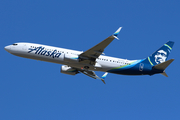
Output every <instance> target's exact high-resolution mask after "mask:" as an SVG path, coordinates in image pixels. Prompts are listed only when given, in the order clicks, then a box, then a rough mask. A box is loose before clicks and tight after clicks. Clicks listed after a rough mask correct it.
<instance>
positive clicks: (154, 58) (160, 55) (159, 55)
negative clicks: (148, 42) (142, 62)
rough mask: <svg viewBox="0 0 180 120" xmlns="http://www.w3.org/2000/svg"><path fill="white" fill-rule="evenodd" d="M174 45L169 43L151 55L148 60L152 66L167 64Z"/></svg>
mask: <svg viewBox="0 0 180 120" xmlns="http://www.w3.org/2000/svg"><path fill="white" fill-rule="evenodd" d="M173 45H174V42H172V41H168V42H167V43H165V44H164V45H163V46H162V47H161V48H159V49H158V50H157V51H155V52H154V53H153V54H152V55H150V56H149V57H148V58H147V60H148V61H149V63H150V64H151V65H152V66H154V65H157V64H159V63H162V62H165V61H166V60H167V58H168V56H169V54H170V52H171V50H172V47H173Z"/></svg>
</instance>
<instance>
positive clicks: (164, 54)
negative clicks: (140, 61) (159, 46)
mask: <svg viewBox="0 0 180 120" xmlns="http://www.w3.org/2000/svg"><path fill="white" fill-rule="evenodd" d="M154 58H155V62H156V63H157V64H159V63H162V62H165V61H166V58H167V52H165V51H164V50H159V51H158V52H157V54H156V55H155V56H154Z"/></svg>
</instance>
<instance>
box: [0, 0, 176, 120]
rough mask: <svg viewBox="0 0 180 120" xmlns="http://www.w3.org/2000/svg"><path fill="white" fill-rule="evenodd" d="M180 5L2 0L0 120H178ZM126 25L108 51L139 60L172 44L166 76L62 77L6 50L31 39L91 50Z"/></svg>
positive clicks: (162, 0) (172, 1)
mask: <svg viewBox="0 0 180 120" xmlns="http://www.w3.org/2000/svg"><path fill="white" fill-rule="evenodd" d="M179 5H180V2H179V1H178V0H151V1H144V0H136V1H131V0H126V1H121V0H111V1H109V0H98V1H97V0H91V1H84V0H76V1H74V0H67V1H59V0H54V1H47V0H26V1H23V0H22V1H20V0H17V1H13V0H11V1H9V0H6V1H1V2H0V11H1V12H0V16H1V19H0V39H1V44H0V48H1V52H2V54H1V62H0V64H1V67H0V71H1V80H0V96H1V97H0V119H1V120H17V119H18V120H32V119H43V120H49V119H54V120H56V119H62V120H72V119H73V120H74V119H78V120H84V119H86V120H92V119H98V120H99V119H104V120H110V119H115V120H119V119H126V120H132V119H137V120H152V119H164V120H172V119H173V120H179V119H180V112H179V111H180V102H179V101H180V87H179V86H180V79H179V78H180V77H179V65H180V64H179V61H180V57H179V51H180V48H179V47H178V46H179V45H180V41H179V39H180V35H179V28H180V22H179V21H180V14H179V13H180V8H179ZM120 26H122V27H123V28H122V30H121V32H120V34H119V38H120V40H119V41H118V40H114V41H113V42H112V43H111V44H110V45H109V46H108V47H107V48H106V49H105V54H106V55H108V56H114V57H120V58H125V59H141V58H146V57H147V56H149V55H150V54H151V53H153V52H154V51H155V50H157V49H158V48H159V47H161V46H162V45H163V44H164V43H166V42H167V41H169V40H171V41H174V42H175V45H174V47H173V50H172V52H171V54H170V55H169V59H170V58H175V61H174V62H173V63H172V64H171V65H170V66H169V67H168V68H167V69H166V73H167V74H168V76H169V77H168V78H166V77H164V76H162V75H154V76H123V75H116V74H108V76H107V78H106V80H105V81H106V85H104V84H103V83H102V82H101V81H100V80H94V79H92V78H89V77H87V76H85V75H82V74H78V75H76V76H70V75H65V74H61V73H60V67H61V65H59V64H53V63H47V62H42V61H36V60H31V59H26V58H20V57H17V56H14V55H11V54H9V53H8V52H6V51H5V50H4V47H5V46H6V45H10V44H13V43H15V42H32V43H40V44H45V45H52V46H57V47H63V48H69V49H74V50H80V51H85V50H87V49H89V48H91V47H92V46H94V45H96V44H97V43H99V42H101V41H102V40H104V39H105V38H107V37H108V36H110V35H111V34H112V33H114V32H115V31H116V29H117V28H118V27H120ZM97 74H98V75H102V74H103V73H102V72H97Z"/></svg>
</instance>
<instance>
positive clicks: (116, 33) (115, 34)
mask: <svg viewBox="0 0 180 120" xmlns="http://www.w3.org/2000/svg"><path fill="white" fill-rule="evenodd" d="M121 29H122V27H119V28H118V29H117V30H116V32H115V33H114V34H113V36H114V37H115V38H116V39H118V40H119V38H118V37H117V35H118V34H119V32H120V31H121Z"/></svg>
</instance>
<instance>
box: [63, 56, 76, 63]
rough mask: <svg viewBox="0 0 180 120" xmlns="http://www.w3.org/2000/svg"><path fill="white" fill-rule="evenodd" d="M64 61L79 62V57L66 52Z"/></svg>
mask: <svg viewBox="0 0 180 120" xmlns="http://www.w3.org/2000/svg"><path fill="white" fill-rule="evenodd" d="M64 61H66V62H79V57H78V56H77V55H73V54H65V55H64Z"/></svg>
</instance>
